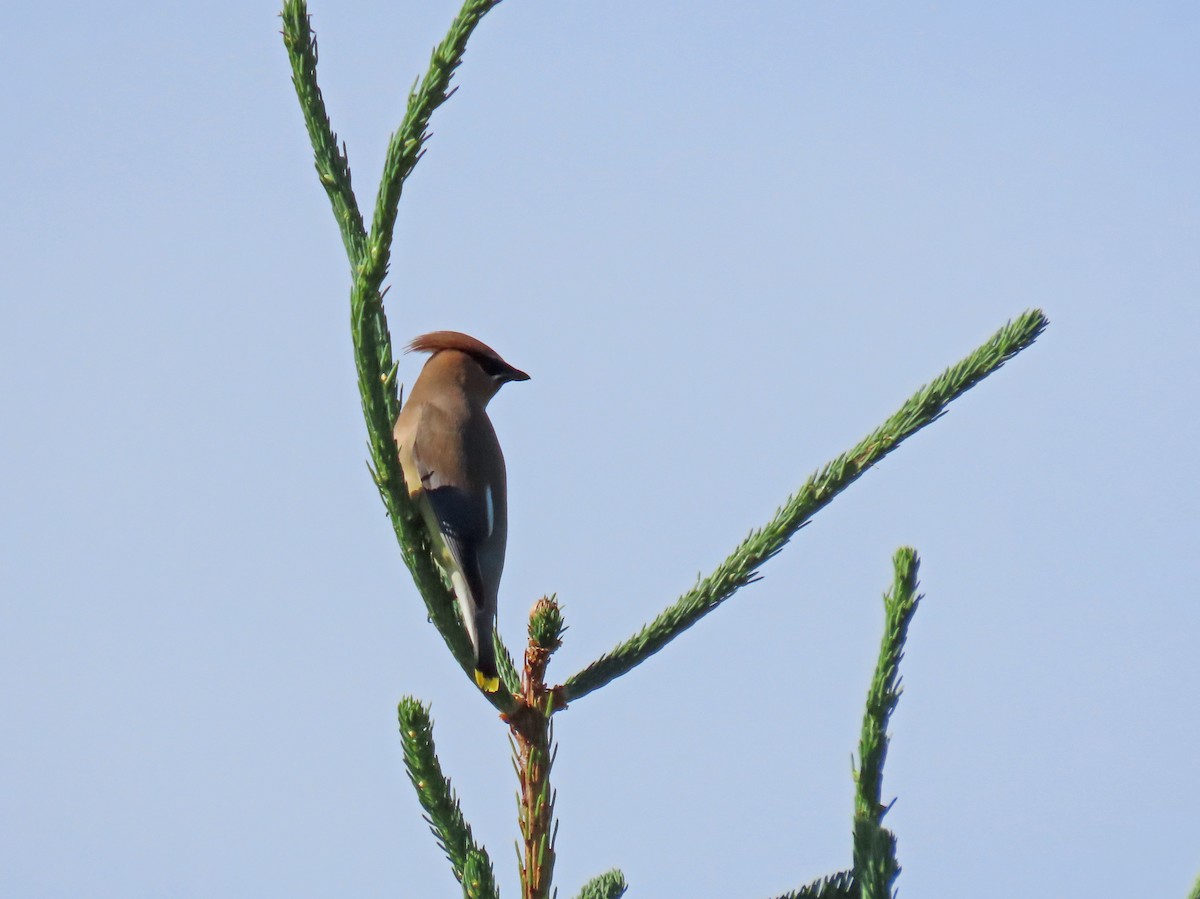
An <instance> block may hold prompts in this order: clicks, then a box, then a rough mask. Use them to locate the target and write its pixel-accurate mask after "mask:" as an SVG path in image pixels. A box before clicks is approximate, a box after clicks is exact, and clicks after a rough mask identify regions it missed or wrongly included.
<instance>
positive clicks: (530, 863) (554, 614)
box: [508, 597, 564, 899]
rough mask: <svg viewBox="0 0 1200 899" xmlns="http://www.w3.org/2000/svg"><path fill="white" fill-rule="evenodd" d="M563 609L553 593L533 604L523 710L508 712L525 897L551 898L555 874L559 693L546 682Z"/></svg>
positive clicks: (558, 641) (559, 642)
mask: <svg viewBox="0 0 1200 899" xmlns="http://www.w3.org/2000/svg"><path fill="white" fill-rule="evenodd" d="M563 630H564V625H563V619H562V612H561V610H560V609H559V607H558V603H557V602H556V601H555V600H554V599H553V598H550V597H547V598H543V599H540V600H538V601H537V603H535V604H534V607H533V610H532V611H531V612H530V614H529V646H528V647H527V648H526V650H525V673H524V677H523V678H522V693H521V701H522V708H521V709H520V711H519V712H517V713H516V714H514V715H510V716H509V719H508V720H509V727H510V731H511V735H512V741H513V748H514V753H513V767H514V768H515V769H516V772H517V782H518V784H519V786H520V791H519V792H518V794H517V802H518V816H517V817H518V819H519V823H520V825H521V838H522V841H523V847H522V848H521V849H518V856H519V857H520V865H521V891H522V892H521V896H522V899H549V896H550V886H551V883H552V881H553V878H554V860H555V851H554V842H555V839H554V838H555V832H556V830H557V825H556V824H555V821H554V799H555V796H554V789H553V788H552V787H551V786H550V769H551V768H552V767H553V766H554V753H555V748H554V726H553V724H552V723H551V721H550V716H551V714H552V712H553V709H554V694H553V692H552V691H550V690H549V689H548V688H547V687H546V666H547V665H548V664H549V663H550V656H551V655H552V654H553V653H554V651H555V650H556V649H558V647H560V646H561V645H562V632H563Z"/></svg>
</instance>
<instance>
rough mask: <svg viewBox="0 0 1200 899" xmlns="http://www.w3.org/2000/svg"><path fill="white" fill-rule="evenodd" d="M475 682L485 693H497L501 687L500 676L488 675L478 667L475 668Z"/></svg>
mask: <svg viewBox="0 0 1200 899" xmlns="http://www.w3.org/2000/svg"><path fill="white" fill-rule="evenodd" d="M475 683H476V685H477V686H478V687H479V689H480V690H482V691H483V692H484V693H495V692H496V691H497V690H499V689H500V678H498V677H488V676H487V675H486V674H484V673H483V672H482V671H480V670H479V669H478V668H476V669H475Z"/></svg>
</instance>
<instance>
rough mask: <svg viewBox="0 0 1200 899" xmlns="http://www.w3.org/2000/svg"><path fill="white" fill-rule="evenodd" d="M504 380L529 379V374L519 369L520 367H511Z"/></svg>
mask: <svg viewBox="0 0 1200 899" xmlns="http://www.w3.org/2000/svg"><path fill="white" fill-rule="evenodd" d="M504 380H505V381H528V380H529V375H527V374H525V372H523V371H521V369H519V368H509V370H508V374H507V376H505V378H504Z"/></svg>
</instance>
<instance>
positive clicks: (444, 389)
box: [394, 331, 529, 693]
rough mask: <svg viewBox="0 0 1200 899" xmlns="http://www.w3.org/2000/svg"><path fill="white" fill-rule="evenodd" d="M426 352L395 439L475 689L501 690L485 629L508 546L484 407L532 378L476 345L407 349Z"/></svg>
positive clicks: (502, 483) (443, 334) (445, 338)
mask: <svg viewBox="0 0 1200 899" xmlns="http://www.w3.org/2000/svg"><path fill="white" fill-rule="evenodd" d="M407 351H408V352H410V353H411V352H420V353H429V354H430V356H429V359H428V360H427V361H426V362H425V365H424V367H423V368H422V369H421V373H420V374H419V375H418V376H417V380H416V383H414V384H413V387H412V391H411V393H410V394H409V396H408V400H407V401H406V402H405V403H404V405H403V406H402V407H401V409H400V414H399V415H398V416H397V417H396V426H395V429H394V434H395V438H396V445H397V448H398V449H399V452H400V467H401V469H402V470H403V472H404V480H405V483H406V484H407V487H408V491H409V496H410V497H412V499H413V500H414V501H415V502H416V504H417V507H418V508H419V509H420V512H421V516H422V518H423V519H424V521H425V524H426V527H427V528H428V530H429V533H430V536H431V538H432V541H433V544H434V547H433V548H434V555H435V558H436V559H437V560H438V563H439V564H440V565H441V567H442V570H443V571H444V572H445V573H446V575H447V577H448V579H449V581H450V584H451V586H452V587H453V590H454V597H455V600H456V601H457V603H458V608H459V611H460V613H461V616H462V622H463V625H464V627H465V628H466V631H467V636H468V637H469V638H470V640H471V647H472V649H473V650H474V654H475V672H474V677H475V683H476V684H477V685H478V686H479V688H480V689H482V690H484V691H485V692H488V693H494V692H496V691H497V690H498V689H499V688H500V676H499V673H498V671H497V669H496V651H495V648H494V647H493V644H492V631H493V629H494V628H495V622H496V607H497V597H498V594H499V590H500V575H501V573H502V572H503V570H504V550H505V544H506V543H507V540H508V486H507V478H506V475H505V468H504V454H503V453H502V452H501V451H500V441H499V440H498V439H497V438H496V431H495V429H494V428H493V427H492V422H491V419H489V418H488V415H487V404H488V401H489V400H491V398H492V397H494V396H495V395H496V392H497V391H498V390H499V389H500V388H501V387H503V386H504V385H505V384H507V383H508V382H509V381H527V380H529V375H527V374H525V372H523V371H521V370H520V369H518V368H514V367H513V366H511V365H509V364H508V363H507V362H505V361H504V360H503V359H502V358H501V357H500V354H499V353H497V352H496V351H495V350H493V349H492V348H491V347H489V346H488V345H487V344H485V343H483V342H482V341H479V340H476V339H475V338H474V337H471V336H469V335H467V334H463V333H460V332H458V331H433V332H431V333H429V334H422V335H421V336H420V337H417V338H415V339H414V340H413V341H412V342H411V343H409V344H408V348H407Z"/></svg>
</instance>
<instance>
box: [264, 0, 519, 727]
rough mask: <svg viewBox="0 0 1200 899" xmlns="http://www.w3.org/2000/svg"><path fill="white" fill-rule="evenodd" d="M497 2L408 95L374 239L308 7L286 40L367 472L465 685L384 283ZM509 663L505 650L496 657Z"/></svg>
mask: <svg viewBox="0 0 1200 899" xmlns="http://www.w3.org/2000/svg"><path fill="white" fill-rule="evenodd" d="M498 2H499V0H466V2H465V3H464V4H463V7H462V9H461V10H460V12H459V14H458V16H456V17H455V19H454V21H453V22H452V23H451V26H450V30H449V32H448V33H447V35H446V37H445V39H444V40H443V41H442V43H441V44H439V45H438V47H437V48H436V49H435V50H434V53H433V58H432V61H431V62H430V67H429V70H428V71H427V72H426V74H425V77H424V78H423V79H422V81H421V84H420V87H419V88H418V89H417V90H415V91H413V93H412V94H411V95H410V96H409V101H408V108H407V111H406V113H405V116H404V120H403V121H402V122H401V125H400V128H399V130H397V131H396V133H395V134H394V135H392V138H391V140H390V142H389V144H388V152H387V161H386V162H385V165H384V173H383V178H382V180H381V182H380V186H379V193H378V196H377V198H376V204H375V215H374V219H373V221H372V226H371V232H370V234H369V235H368V234H367V233H366V230H365V226H364V223H363V218H362V214H361V213H360V211H359V207H358V203H357V200H356V199H355V196H354V191H353V189H352V187H351V182H350V165H349V162H348V161H347V157H346V154H345V150H344V149H341V150H339V148H338V140H337V135H336V134H335V133H334V132H333V129H332V127H331V125H330V122H329V115H328V112H327V111H326V109H325V101H324V99H323V97H322V96H321V90H320V87H319V86H318V84H317V40H316V36H315V35H314V34H313V32H312V28H311V26H310V22H309V13H308V7H307V4H306V3H305V0H285V2H284V6H283V12H282V14H281V17H282V20H283V42H284V46H285V47H286V48H287V52H288V58H289V60H290V62H291V66H292V83H293V84H294V85H295V88H296V96H297V98H298V99H299V101H300V108H301V111H302V112H303V115H304V122H305V126H306V128H307V129H308V135H309V140H310V141H311V142H312V146H313V153H314V156H315V159H316V168H317V174H318V176H319V178H320V179H321V184H322V186H324V188H325V191H326V193H327V194H328V195H329V200H330V203H331V205H332V206H333V214H334V218H335V219H336V220H337V223H338V228H339V230H340V231H341V234H342V242H343V243H344V244H345V247H346V254H347V256H348V257H349V259H350V268H351V275H352V278H353V285H352V287H351V291H350V324H351V335H352V337H353V341H354V362H355V368H356V370H357V373H358V390H359V395H360V398H361V401H362V409H363V417H364V419H365V420H366V424H367V445H368V448H369V451H370V457H371V461H370V464H369V466H368V467H369V468H370V471H371V477H372V479H373V480H374V482H375V486H376V487H377V488H378V489H379V495H380V498H381V499H382V500H383V504H384V507H385V508H386V509H387V513H388V517H389V518H390V519H391V522H392V529H393V530H394V531H395V534H396V539H397V541H398V542H399V544H400V552H401V555H402V556H403V558H404V562H405V564H406V565H407V566H408V569H409V572H410V573H411V574H412V578H413V582H414V583H415V584H416V586H417V590H418V591H419V592H420V594H421V598H422V599H423V600H424V602H425V607H426V609H427V610H428V613H429V619H430V621H432V622H433V624H434V626H435V627H436V628H437V630H438V632H439V633H440V634H441V635H442V639H443V640H445V642H446V645H447V647H448V648H449V649H450V652H451V654H452V655H453V656H454V658H455V660H456V661H457V662H458V664H459V666H460V667H461V668H462V669H463V671H464V672H465V673H466V674H467V676H468V677H470V678H472V680H473V676H474V670H475V660H474V653H473V651H472V649H471V645H470V640H469V639H468V637H467V634H466V630H465V628H464V627H463V624H462V622H461V621H460V619H459V612H458V608H457V603H455V602H454V596H453V593H452V591H451V590H450V588H449V586H448V585H447V583H446V581H445V579H444V577H443V576H442V573H441V570H440V568H439V567H438V565H437V561H436V559H435V557H434V555H433V553H432V547H431V543H430V539H429V534H428V532H427V531H426V527H425V523H424V521H423V520H422V518H421V516H420V515H419V514H418V512H417V509H416V507H415V504H414V503H413V501H412V499H411V498H410V496H409V493H408V489H407V487H406V486H405V483H404V474H403V472H402V471H401V469H400V460H399V455H398V451H397V448H396V441H395V439H394V438H393V436H392V428H393V427H394V425H395V421H396V416H397V414H398V413H399V410H400V399H399V395H398V393H397V384H396V380H395V365H394V363H393V352H392V338H391V334H390V332H389V330H388V322H387V315H386V313H385V311H384V307H383V294H384V291H383V290H382V285H383V279H384V277H386V275H387V271H388V264H389V262H390V259H391V244H392V238H393V234H394V230H395V223H396V209H397V204H398V203H399V200H400V194H401V191H402V189H403V185H404V181H405V179H406V178H407V177H408V176H409V175H410V174H411V173H412V170H413V167H414V166H415V165H416V164H417V161H418V160H419V159H420V157H421V147H422V145H423V143H424V141H425V140H426V139H427V137H428V130H427V129H428V125H429V119H430V116H432V114H433V111H434V110H435V109H437V107H438V106H440V105H441V104H442V103H444V102H445V101H446V100H447V99H448V98H449V95H450V93H451V92H448V91H447V88H448V87H449V83H450V78H451V76H452V75H453V73H454V69H455V68H457V66H458V64H459V63H460V62H461V61H462V56H463V53H464V52H465V51H466V45H467V39H468V38H469V37H470V35H471V33H472V31H474V29H475V26H476V25H478V24H479V20H480V19H481V18H482V17H483V15H484V14H485V13H486V12H487V11H488V10H489V9H491V8H492V7H494V6H495V5H496V4H497V3H498ZM498 657H499V658H500V659H501V660H504V659H507V660H508V662H509V668H508V669H507V672H508V673H512V672H513V668H512V665H511V657H510V656H509V655H508V652H507V650H505V651H503V652H500V653H498ZM513 683H515V678H514V679H511V680H510V679H509V678H507V677H506V678H505V679H504V683H503V685H502V687H501V689H500V690H499V691H497V692H496V693H491V694H488V693H484V696H485V697H486V698H487V699H488V701H489V702H491V703H492V704H493V705H494V706H495V707H496V708H497V709H499V710H500V711H502V712H507V711H512V710H513V709H514V708H515V707H516V700H515V699H514V698H513V696H512V693H511V690H512V687H513Z"/></svg>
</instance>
